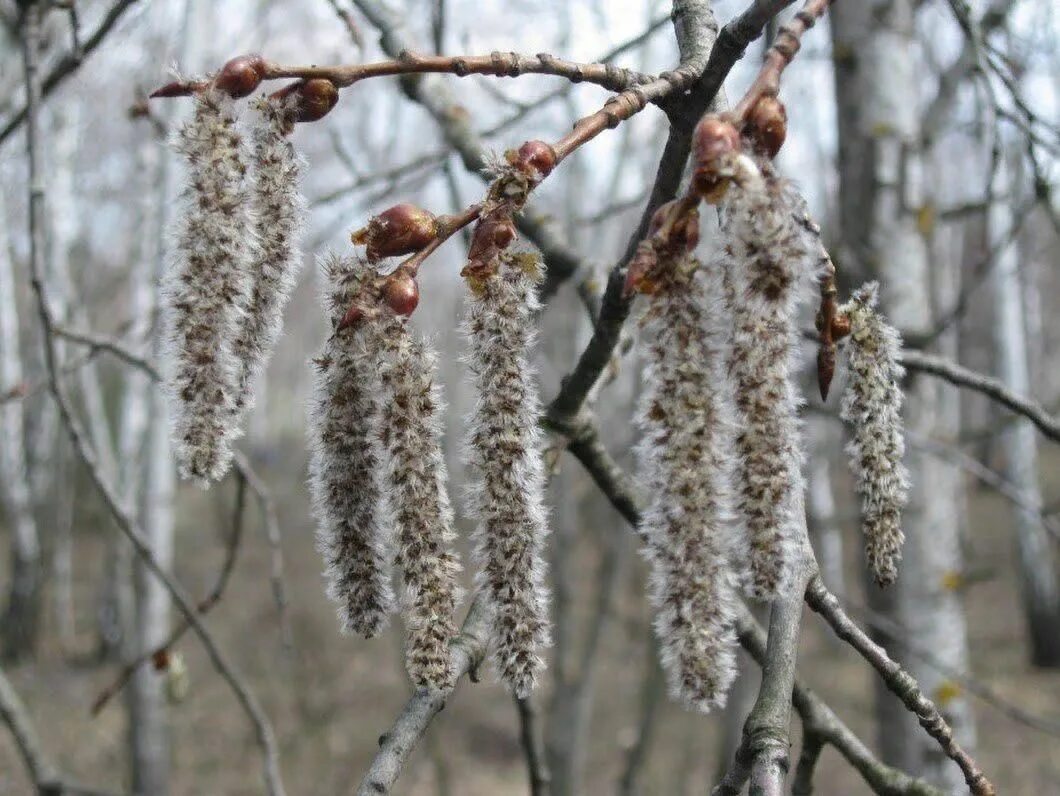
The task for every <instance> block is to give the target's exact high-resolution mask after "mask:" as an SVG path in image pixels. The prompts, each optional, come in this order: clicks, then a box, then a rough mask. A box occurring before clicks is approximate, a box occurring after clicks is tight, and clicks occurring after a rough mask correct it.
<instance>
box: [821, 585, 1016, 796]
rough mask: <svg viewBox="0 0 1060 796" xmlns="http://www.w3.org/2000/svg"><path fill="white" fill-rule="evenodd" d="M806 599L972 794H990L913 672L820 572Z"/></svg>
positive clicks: (987, 782)
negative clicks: (854, 615)
mask: <svg viewBox="0 0 1060 796" xmlns="http://www.w3.org/2000/svg"><path fill="white" fill-rule="evenodd" d="M806 602H807V604H809V606H810V608H812V609H813V610H814V611H816V612H817V613H818V614H820V616H821V617H822V618H823V619H824V620H825V621H826V622H827V623H828V624H829V625H831V627H832V629H833V630H834V631H835V633H836V635H837V636H839V638H841V639H842V640H843V641H845V642H846V643H847V644H849V645H850V646H851V647H853V648H854V649H855V650H856V651H857V652H858V654H859V655H861V657H862V658H864V659H865V660H866V661H868V662H869V663H870V664H872V667H873V668H874V669H875V670H876V671H877V673H879V675H880V677H881V678H882V679H883V682H884V684H885V685H886V686H887V688H888V689H889V690H890V691H891V692H892V693H894V695H895V696H897V697H898V698H899V699H900V700H901V701H902V704H903V705H905V706H906V708H907V709H908V710H909V711H910V712H911V713H914V714H915V715H916V717H917V719H918V720H919V721H920V726H921V727H923V728H924V730H925V731H926V732H927V733H928V735H930V736H931V737H932V738H934V739H935V740H936V741H938V744H939V746H940V747H941V748H942V751H943V752H944V753H945V754H946V756H947V757H949V758H950V759H951V760H953V761H954V762H955V763H956V764H957V765H958V766H960V768H961V772H962V773H963V774H964V780H965V782H966V783H968V788H969V789H970V790H971V792H972V793H973V794H974V795H975V796H994V794H995V793H996V791H995V790H994V786H993V785H992V784H991V782H990V780H988V779H987V778H986V775H985V774H983V772H982V771H981V770H980V769H979V765H978V763H976V762H975V760H974V759H973V758H972V757H971V756H970V755H969V754H968V753H967V752H965V751H964V749H962V748H961V745H960V744H959V743H957V740H956V739H955V738H954V737H953V730H952V729H951V728H950V726H949V724H947V723H946V720H945V719H944V718H943V717H942V714H941V713H939V710H938V708H937V707H935V704H934V703H933V702H932V701H931V700H930V699H928V698H927V697H926V696H924V694H923V693H922V692H921V691H920V686H919V685H918V684H917V682H916V680H915V679H914V678H913V676H912V675H911V674H909V673H908V672H907V671H905V669H903V668H902V667H901V666H900V665H899V664H898V663H897V662H895V661H894V660H892V659H891V657H890V656H889V655H888V654H887V651H886V650H885V649H884V648H883V647H881V646H880V645H879V644H877V643H876V642H874V641H873V640H872V639H871V638H869V637H868V635H867V634H866V633H865V631H863V630H862V629H861V628H860V627H858V626H857V625H856V624H855V623H854V622H853V620H851V619H850V617H848V616H847V615H846V613H845V612H844V611H843V608H842V606H840V604H839V600H838V599H836V597H835V595H834V594H832V593H831V592H829V591H828V589H827V588H825V585H824V583H823V582H822V580H821V578H820V576H815V577H814V578H812V579H811V580H810V584H809V586H808V588H807V589H806Z"/></svg>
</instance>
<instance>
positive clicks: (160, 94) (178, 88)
mask: <svg viewBox="0 0 1060 796" xmlns="http://www.w3.org/2000/svg"><path fill="white" fill-rule="evenodd" d="M198 89H199V84H198V83H186V82H184V81H183V80H176V81H174V82H172V83H166V85H164V86H162V87H161V88H156V89H155V90H154V91H152V92H151V93H150V94H148V95H147V98H148V99H168V98H170V97H189V96H191V95H192V94H194V93H195V92H196V91H197V90H198Z"/></svg>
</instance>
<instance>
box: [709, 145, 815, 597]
mask: <svg viewBox="0 0 1060 796" xmlns="http://www.w3.org/2000/svg"><path fill="white" fill-rule="evenodd" d="M736 168H737V171H736V174H737V176H736V178H735V179H734V180H733V183H732V185H731V187H730V188H729V190H728V192H727V194H726V201H725V203H724V211H725V216H724V232H725V241H726V253H727V255H728V257H727V259H728V263H727V268H726V269H725V295H726V302H727V304H728V311H729V315H730V317H731V322H732V330H731V335H730V340H729V354H728V374H729V378H730V380H731V389H732V396H733V397H732V400H733V406H734V414H735V417H734V420H735V423H736V428H737V433H736V435H735V438H734V449H735V453H736V468H735V473H734V475H735V484H734V486H735V506H734V508H735V509H736V510H737V515H738V517H739V519H740V522H742V524H743V525H744V528H745V532H744V533H743V534H741V536H742V538H743V540H744V544H745V545H746V551H745V560H746V562H747V566H748V573H747V577H746V581H747V582H746V589H747V592H748V593H749V595H751V596H753V597H756V598H759V599H772V598H773V597H774V596H775V595H776V594H777V593H778V592H780V591H782V590H783V588H784V586H785V584H786V581H787V578H788V576H789V575H790V572H791V569H792V564H793V563H794V559H795V556H796V555H797V551H798V548H797V538H798V537H797V534H798V527H799V526H798V517H797V514H796V513H797V511H798V505H799V504H798V496H799V495H800V494H801V492H802V489H803V478H802V468H801V465H802V451H801V447H800V441H799V429H800V423H799V419H798V406H799V397H798V392H797V390H796V387H795V383H794V379H793V373H792V371H793V364H794V356H795V353H796V348H797V344H798V329H797V325H796V320H797V318H796V313H797V309H798V299H799V296H800V293H801V288H802V287H803V285H804V284H805V283H806V280H807V279H808V278H809V277H810V276H812V274H810V273H809V271H810V270H812V263H813V262H814V260H813V258H812V257H811V256H810V253H809V251H808V250H807V247H806V242H805V239H804V235H803V233H802V230H800V228H798V226H797V225H796V223H795V220H794V214H793V208H794V204H793V202H792V199H791V197H790V195H789V194H788V193H787V191H788V188H787V187H786V186H785V185H784V184H783V183H782V182H781V180H780V179H779V178H778V177H777V176H776V175H775V174H774V173H773V171H772V169H771V167H769V166H768V164H765V163H763V164H761V166H759V165H756V164H755V163H754V162H753V161H752V160H751V159H750V158H748V157H747V156H744V155H740V156H738V157H737V162H736Z"/></svg>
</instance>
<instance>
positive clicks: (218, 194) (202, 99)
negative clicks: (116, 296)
mask: <svg viewBox="0 0 1060 796" xmlns="http://www.w3.org/2000/svg"><path fill="white" fill-rule="evenodd" d="M176 148H177V150H178V151H179V152H180V153H181V154H182V155H183V156H184V158H185V160H186V163H187V186H186V188H185V190H184V199H183V213H182V216H181V219H180V223H179V227H178V231H177V235H176V241H175V244H176V245H175V247H174V261H173V263H172V264H171V266H170V268H169V270H168V272H167V275H166V280H165V296H166V308H167V343H168V348H167V351H166V357H165V358H166V360H167V369H168V374H167V387H168V390H169V392H170V395H171V396H172V411H171V416H172V423H173V428H172V432H173V440H174V443H175V449H176V457H177V461H178V463H179V464H180V470H181V473H182V475H184V476H185V477H189V478H194V479H196V480H197V481H199V482H200V483H203V484H205V483H206V482H208V481H210V480H216V479H218V478H220V477H221V476H222V475H224V473H225V471H226V470H227V469H228V466H229V464H230V462H231V459H232V443H233V441H234V439H235V438H236V437H237V436H238V433H239V424H238V422H237V420H238V419H237V417H236V415H235V411H236V401H237V395H238V392H239V379H240V370H241V363H240V361H239V360H238V359H237V357H236V356H235V353H234V352H233V341H234V339H235V337H236V335H237V332H238V329H240V328H241V327H242V325H243V324H244V323H245V321H246V306H247V301H248V297H249V293H250V286H251V280H252V276H251V271H250V266H249V252H250V248H251V244H252V240H251V235H250V233H249V232H248V229H249V224H248V214H247V204H248V202H247V188H246V173H247V164H246V160H245V157H244V152H243V141H242V138H241V136H240V134H239V132H238V131H237V129H236V104H235V101H234V100H232V99H231V97H229V96H228V95H227V94H224V93H222V92H220V91H218V90H216V89H213V88H211V89H207V90H205V91H202V92H199V93H198V94H196V95H195V113H194V116H193V118H192V119H191V121H189V122H188V123H186V124H185V125H184V126H183V127H181V129H180V131H179V132H178V134H177V138H176Z"/></svg>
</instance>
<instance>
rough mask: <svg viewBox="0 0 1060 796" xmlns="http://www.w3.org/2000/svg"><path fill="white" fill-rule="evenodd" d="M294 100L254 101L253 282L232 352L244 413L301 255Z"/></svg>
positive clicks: (280, 319) (269, 352)
mask: <svg viewBox="0 0 1060 796" xmlns="http://www.w3.org/2000/svg"><path fill="white" fill-rule="evenodd" d="M296 103H297V98H296V97H287V98H272V97H263V98H261V99H259V100H258V101H257V102H256V103H255V104H254V108H255V110H256V111H257V118H256V120H255V122H254V128H253V133H252V138H253V154H252V160H253V177H254V180H253V184H252V187H251V194H250V198H251V205H250V210H251V217H252V220H253V224H254V230H255V235H254V239H255V241H256V245H255V247H254V261H253V264H254V283H253V288H252V290H251V294H250V300H249V302H248V306H247V319H246V322H245V323H244V324H243V325H242V326H241V327H240V328H239V330H238V334H237V336H236V339H235V342H234V345H233V350H234V352H235V355H236V357H237V358H238V359H239V360H240V363H241V370H240V389H239V393H238V396H237V399H236V401H237V411H238V412H239V413H240V415H241V416H242V415H245V414H246V412H247V411H248V410H249V409H250V406H251V404H252V402H253V390H254V383H255V382H256V381H257V379H258V378H259V377H260V375H261V373H262V372H263V371H264V370H265V367H266V365H268V361H269V357H270V356H271V355H272V350H273V347H274V346H275V344H276V340H277V338H278V337H279V336H280V329H281V327H282V324H283V310H284V307H285V306H286V304H287V300H288V298H289V297H290V294H291V290H292V288H293V287H294V283H295V279H296V277H297V276H298V270H299V268H300V267H301V265H302V255H301V251H300V250H299V247H298V237H299V235H300V233H301V228H302V219H303V217H304V215H305V200H304V199H303V198H302V194H301V192H300V190H299V186H298V181H299V177H300V174H301V171H302V167H303V161H302V158H301V157H300V156H299V155H298V153H297V152H295V149H294V147H293V146H292V144H291V142H290V140H289V139H288V133H289V131H290V129H291V125H292V124H293V121H292V119H293V114H294V112H295V109H296Z"/></svg>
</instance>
